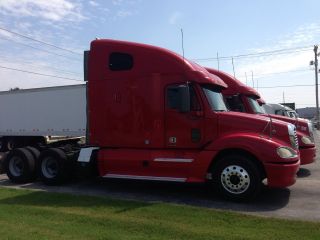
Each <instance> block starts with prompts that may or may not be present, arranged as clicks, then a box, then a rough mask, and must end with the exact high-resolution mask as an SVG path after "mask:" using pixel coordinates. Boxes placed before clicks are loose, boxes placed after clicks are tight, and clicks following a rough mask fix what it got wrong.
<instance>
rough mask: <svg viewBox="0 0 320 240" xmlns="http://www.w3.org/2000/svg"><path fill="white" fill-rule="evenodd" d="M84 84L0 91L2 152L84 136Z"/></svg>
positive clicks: (85, 120)
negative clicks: (49, 139) (51, 139)
mask: <svg viewBox="0 0 320 240" xmlns="http://www.w3.org/2000/svg"><path fill="white" fill-rule="evenodd" d="M86 122H87V119H86V85H85V84H81V85H70V86H59V87H46V88H35V89H25V90H24V89H23V90H14V91H5V92H0V137H1V144H0V145H1V150H2V151H4V150H8V149H12V148H14V147H21V146H23V145H32V144H34V143H36V142H37V141H42V140H41V139H43V138H44V137H48V136H59V137H81V136H85V135H86Z"/></svg>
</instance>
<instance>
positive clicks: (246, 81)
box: [245, 72, 248, 85]
mask: <svg viewBox="0 0 320 240" xmlns="http://www.w3.org/2000/svg"><path fill="white" fill-rule="evenodd" d="M245 74H246V85H248V77H247V72H245Z"/></svg>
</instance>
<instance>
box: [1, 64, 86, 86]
mask: <svg viewBox="0 0 320 240" xmlns="http://www.w3.org/2000/svg"><path fill="white" fill-rule="evenodd" d="M0 68H3V69H8V70H13V71H18V72H23V73H29V74H34V75H40V76H45V77H52V78H60V79H66V80H72V81H78V82H83V80H80V79H75V78H68V77H61V76H57V75H50V74H45V73H38V72H32V71H27V70H23V69H18V68H11V67H5V66H1V65H0Z"/></svg>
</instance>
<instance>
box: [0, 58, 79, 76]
mask: <svg viewBox="0 0 320 240" xmlns="http://www.w3.org/2000/svg"><path fill="white" fill-rule="evenodd" d="M0 58H2V59H7V60H8V61H10V62H12V63H15V64H23V65H29V66H31V67H37V68H39V67H41V68H47V69H49V70H53V71H55V72H58V73H64V74H68V75H81V74H82V73H81V72H73V71H69V70H65V69H61V68H55V67H51V66H47V65H41V64H35V63H33V62H28V61H21V60H20V59H19V61H18V62H16V61H15V62H13V61H12V59H11V58H9V57H6V56H3V55H1V56H0ZM2 59H0V62H2V63H4V64H6V63H8V61H2Z"/></svg>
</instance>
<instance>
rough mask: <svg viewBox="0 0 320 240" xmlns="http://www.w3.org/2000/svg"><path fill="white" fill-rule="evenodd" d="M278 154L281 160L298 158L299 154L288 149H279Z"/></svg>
mask: <svg viewBox="0 0 320 240" xmlns="http://www.w3.org/2000/svg"><path fill="white" fill-rule="evenodd" d="M277 154H278V156H279V157H281V158H294V157H297V153H296V152H295V151H294V150H293V149H291V148H288V147H278V148H277Z"/></svg>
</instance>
